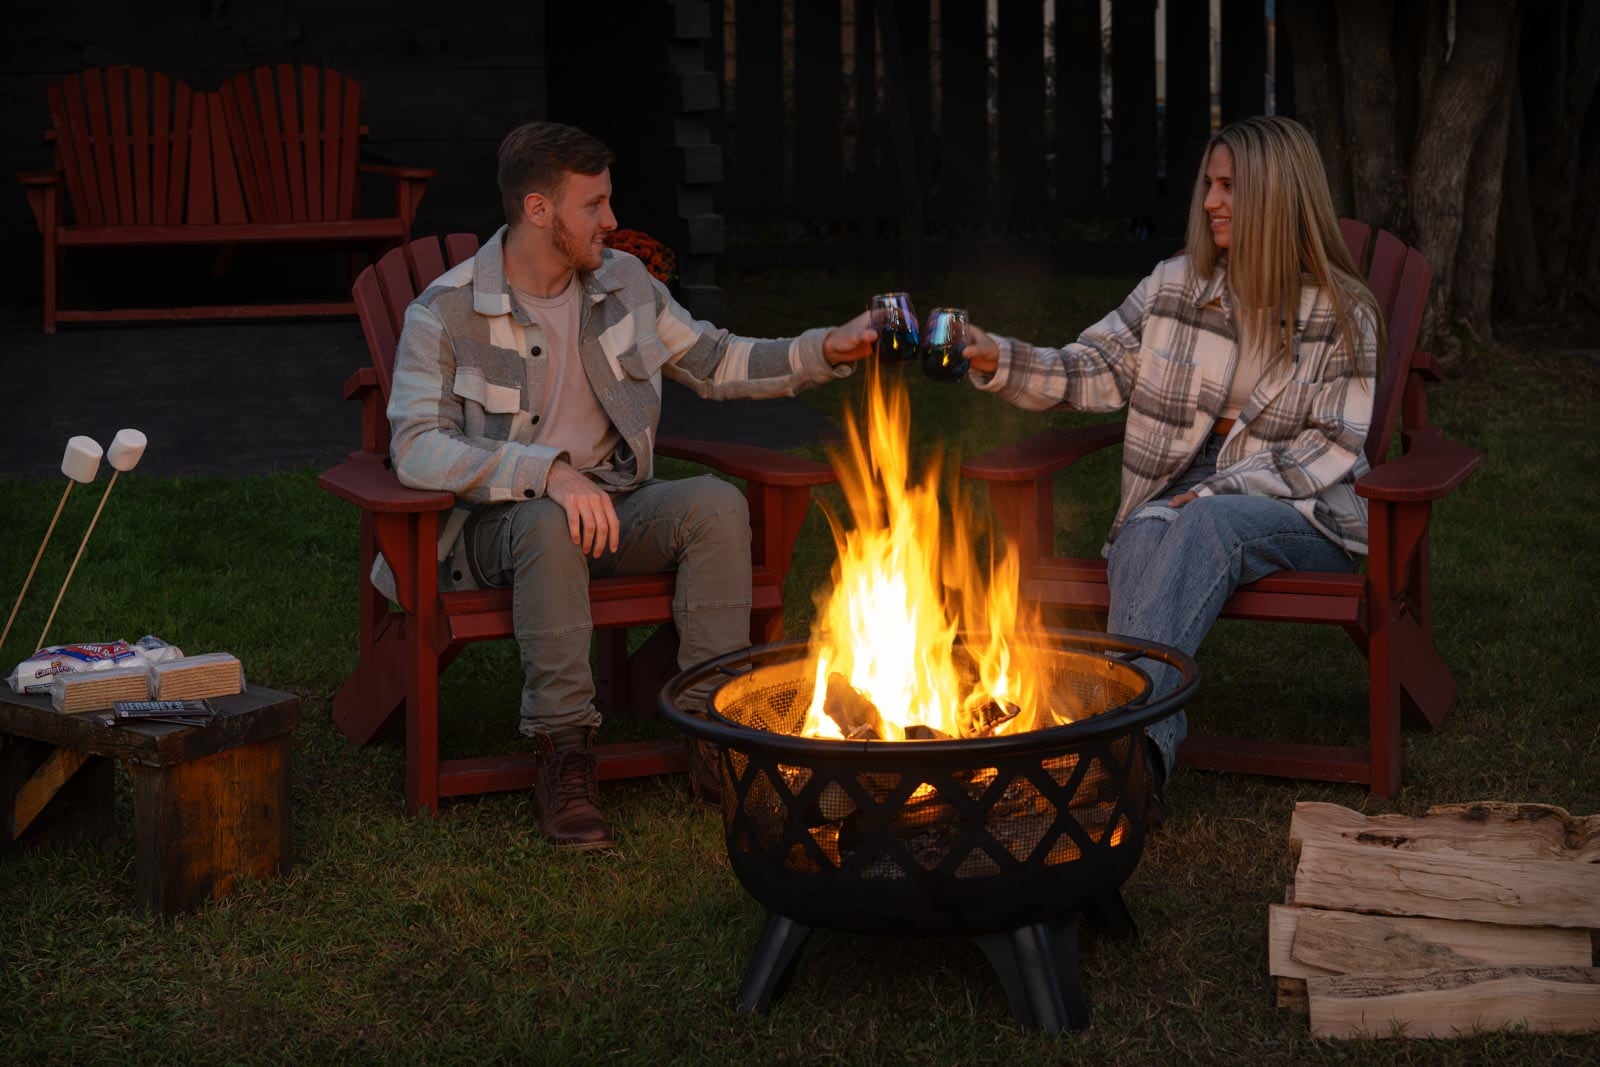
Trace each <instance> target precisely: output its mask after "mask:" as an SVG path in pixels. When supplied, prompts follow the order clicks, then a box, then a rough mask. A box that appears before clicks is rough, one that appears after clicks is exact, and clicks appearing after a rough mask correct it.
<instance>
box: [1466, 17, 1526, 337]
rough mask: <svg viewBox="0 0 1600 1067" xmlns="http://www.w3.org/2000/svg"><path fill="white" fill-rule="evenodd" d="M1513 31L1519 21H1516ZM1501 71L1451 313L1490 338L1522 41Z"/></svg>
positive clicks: (1474, 178)
mask: <svg viewBox="0 0 1600 1067" xmlns="http://www.w3.org/2000/svg"><path fill="white" fill-rule="evenodd" d="M1511 32H1512V34H1513V35H1515V34H1516V33H1517V32H1518V27H1515V26H1514V27H1512V30H1511ZM1510 53H1511V58H1510V59H1509V60H1508V61H1507V62H1506V69H1505V70H1504V71H1503V72H1501V75H1500V83H1499V85H1498V86H1497V87H1496V89H1495V92H1494V96H1493V98H1492V100H1493V102H1492V104H1491V106H1490V111H1489V117H1488V118H1487V119H1486V120H1485V121H1484V124H1483V131H1482V132H1481V133H1479V134H1478V143H1477V144H1475V145H1474V146H1473V148H1472V159H1471V162H1470V163H1469V164H1468V170H1467V199H1466V204H1467V210H1466V213H1465V215H1464V216H1463V219H1462V224H1461V244H1460V245H1459V246H1458V247H1457V248H1456V263H1455V286H1454V292H1453V294H1452V296H1451V310H1450V317H1451V319H1452V320H1453V321H1456V322H1462V323H1465V324H1466V326H1467V328H1468V329H1469V330H1471V331H1472V333H1474V334H1476V335H1477V337H1478V338H1480V339H1481V340H1484V341H1491V340H1493V339H1494V325H1493V322H1492V319H1491V307H1490V305H1491V302H1492V300H1493V298H1494V261H1495V233H1496V229H1497V226H1498V223H1499V221H1500V212H1499V210H1498V205H1499V204H1500V200H1501V191H1502V188H1503V184H1504V182H1503V180H1504V178H1505V173H1506V133H1507V129H1508V127H1509V126H1510V124H1511V106H1512V104H1513V102H1514V101H1515V99H1516V94H1515V93H1512V92H1510V91H1509V90H1510V87H1511V86H1512V85H1514V84H1515V83H1516V77H1517V53H1516V45H1515V43H1513V44H1512V45H1511V48H1510Z"/></svg>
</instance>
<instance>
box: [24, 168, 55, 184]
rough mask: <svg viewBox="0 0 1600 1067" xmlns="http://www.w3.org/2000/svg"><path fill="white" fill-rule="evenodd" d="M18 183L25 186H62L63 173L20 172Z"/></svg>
mask: <svg viewBox="0 0 1600 1067" xmlns="http://www.w3.org/2000/svg"><path fill="white" fill-rule="evenodd" d="M17 181H19V182H21V183H22V184H23V185H60V184H61V172H60V171H59V170H19V171H17Z"/></svg>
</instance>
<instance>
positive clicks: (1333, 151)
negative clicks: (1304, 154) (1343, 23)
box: [1279, 0, 1355, 215]
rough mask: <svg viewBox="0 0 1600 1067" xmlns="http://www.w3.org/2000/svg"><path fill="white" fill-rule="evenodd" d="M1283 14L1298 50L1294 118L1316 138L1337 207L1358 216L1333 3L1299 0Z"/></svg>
mask: <svg viewBox="0 0 1600 1067" xmlns="http://www.w3.org/2000/svg"><path fill="white" fill-rule="evenodd" d="M1279 17H1280V18H1282V19H1283V20H1284V25H1285V27H1286V28H1287V29H1288V32H1289V43H1290V46H1291V47H1292V48H1293V49H1294V94H1295V97H1294V107H1295V118H1297V119H1298V120H1299V121H1300V122H1301V123H1302V124H1303V125H1304V126H1305V127H1306V128H1307V129H1309V130H1310V131H1311V136H1312V137H1314V138H1316V142H1317V149H1318V151H1320V152H1321V153H1322V162H1323V166H1324V167H1325V168H1326V169H1327V171H1328V191H1329V192H1330V193H1332V194H1333V209H1334V211H1336V212H1338V213H1339V214H1340V215H1353V214H1355V200H1354V198H1353V197H1352V196H1351V193H1350V151H1349V147H1348V139H1347V138H1346V136H1345V127H1344V95H1343V93H1342V92H1341V91H1340V88H1339V73H1338V66H1337V58H1338V57H1337V54H1336V52H1335V50H1334V46H1333V40H1334V15H1333V5H1332V4H1331V3H1329V2H1328V0H1299V2H1296V3H1291V4H1286V5H1284V7H1282V8H1280V9H1279Z"/></svg>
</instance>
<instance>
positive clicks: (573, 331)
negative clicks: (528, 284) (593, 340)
mask: <svg viewBox="0 0 1600 1067" xmlns="http://www.w3.org/2000/svg"><path fill="white" fill-rule="evenodd" d="M511 295H512V297H513V298H514V299H515V300H516V302H517V305H518V306H519V307H521V308H522V310H523V313H524V314H526V315H527V316H528V317H529V318H530V319H532V320H533V321H534V322H536V323H538V324H539V326H540V328H541V329H542V330H543V331H544V342H543V344H542V345H541V347H542V348H543V349H544V351H543V353H542V355H540V356H532V355H530V356H529V358H530V359H541V358H542V359H547V360H549V361H550V366H549V367H548V368H547V376H546V378H545V391H544V402H543V405H542V407H541V408H540V410H537V411H530V412H529V414H530V415H534V416H536V417H537V419H538V421H537V422H535V423H534V427H533V443H534V444H540V445H549V446H550V447H552V448H560V449H563V450H565V452H566V453H567V455H568V457H569V458H570V459H571V462H572V465H573V466H574V467H576V468H577V469H578V470H580V471H592V470H597V469H607V468H609V467H610V466H611V455H612V453H613V452H615V451H616V448H617V443H618V442H619V441H620V440H621V437H620V436H619V435H618V434H617V430H616V427H614V426H612V425H611V419H610V417H609V416H607V415H606V411H605V408H603V407H601V406H600V398H599V397H597V396H595V393H594V387H593V386H591V385H590V384H589V376H588V375H587V374H585V373H584V372H583V361H582V360H581V358H580V357H579V355H578V330H579V325H578V321H579V320H578V314H579V309H580V308H581V306H582V300H583V288H582V286H580V285H579V284H578V276H577V275H576V274H574V275H573V276H572V281H571V282H570V283H569V284H568V285H567V287H566V289H564V290H562V292H561V293H560V294H558V295H556V296H553V297H537V296H534V295H533V294H531V293H528V292H524V291H523V290H521V289H518V288H517V287H516V286H514V285H513V286H511Z"/></svg>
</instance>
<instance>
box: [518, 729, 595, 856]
mask: <svg viewBox="0 0 1600 1067" xmlns="http://www.w3.org/2000/svg"><path fill="white" fill-rule="evenodd" d="M535 740H536V741H537V743H538V746H539V774H538V777H537V778H535V779H534V782H533V795H534V797H535V798H536V799H537V800H538V802H539V832H540V833H542V834H544V836H545V837H547V838H549V839H550V843H551V844H554V845H560V846H561V847H563V848H572V849H580V850H584V849H594V848H610V847H612V845H613V844H614V843H615V842H614V840H613V839H612V837H611V827H610V826H609V825H608V824H607V823H606V817H605V816H604V815H602V814H601V813H600V784H599V782H598V781H597V780H596V778H595V773H594V727H592V726H568V727H564V728H562V729H559V730H551V731H550V732H549V733H541V734H538V735H536V738H535Z"/></svg>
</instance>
